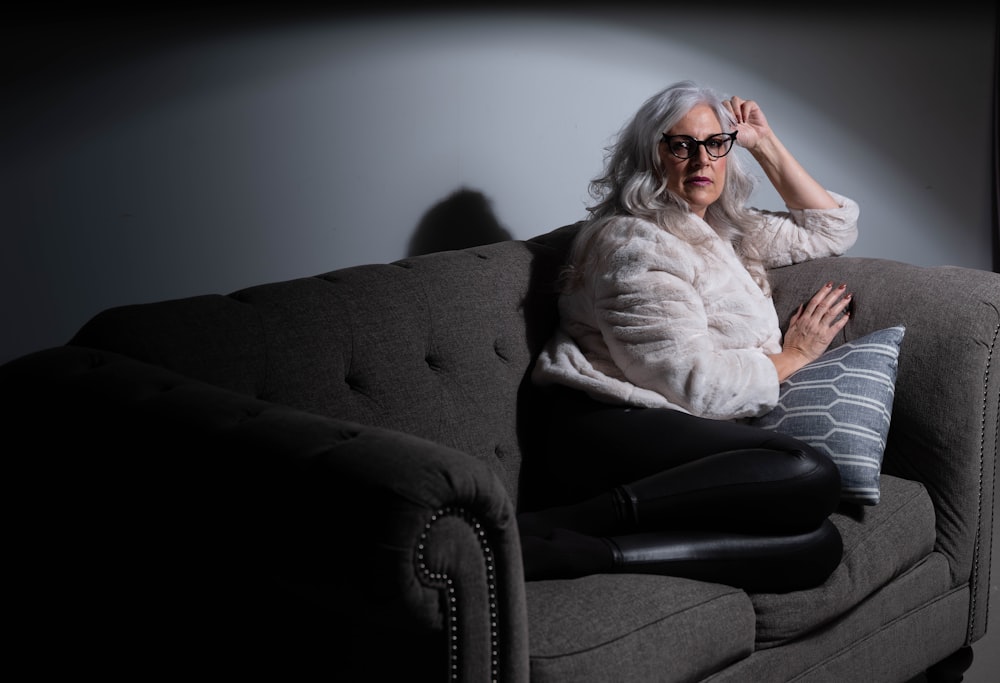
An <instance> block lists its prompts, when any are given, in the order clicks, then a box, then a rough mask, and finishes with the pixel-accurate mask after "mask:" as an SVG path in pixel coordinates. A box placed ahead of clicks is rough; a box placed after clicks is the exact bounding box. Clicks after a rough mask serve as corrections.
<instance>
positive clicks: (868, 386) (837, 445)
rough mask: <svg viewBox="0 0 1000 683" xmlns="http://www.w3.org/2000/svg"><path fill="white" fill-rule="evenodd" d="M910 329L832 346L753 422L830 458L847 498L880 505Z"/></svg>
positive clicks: (784, 384)
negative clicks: (903, 346)
mask: <svg viewBox="0 0 1000 683" xmlns="http://www.w3.org/2000/svg"><path fill="white" fill-rule="evenodd" d="M905 332H906V328H905V327H903V326H901V325H900V326H897V327H890V328H887V329H884V330H879V331H877V332H872V333H871V334H868V335H865V336H864V337H861V338H859V339H855V340H854V341H850V342H847V343H845V344H842V345H840V346H838V347H836V348H834V349H830V350H829V351H827V352H826V353H824V354H823V355H822V356H820V357H819V358H817V359H816V360H814V361H813V362H812V363H809V364H808V365H806V366H805V367H803V368H802V369H800V370H798V371H797V372H796V373H795V374H793V375H792V376H790V377H789V378H788V379H786V380H785V381H784V382H782V383H781V387H780V389H779V395H778V405H777V406H775V408H774V409H773V410H771V411H770V412H769V413H767V414H766V415H762V416H760V417H758V418H755V419H753V420H752V421H751V424H754V425H756V426H758V427H763V428H765V429H774V430H776V431H779V432H781V433H783V434H788V435H790V436H794V437H796V438H798V439H800V440H801V441H805V442H806V443H808V444H810V445H812V446H813V447H815V448H818V449H819V450H821V451H823V452H824V453H826V454H827V455H829V456H830V457H831V458H832V459H833V461H834V462H835V463H836V464H837V467H838V468H839V469H840V479H841V483H842V489H841V498H842V500H846V501H851V502H854V503H860V504H861V505H875V504H877V503H878V502H879V497H880V492H879V475H880V474H881V472H882V455H883V453H884V452H885V440H886V437H887V435H888V434H889V422H890V421H891V419H892V401H893V397H894V396H895V393H896V370H897V367H898V359H899V345H900V343H901V342H902V341H903V335H904V334H905Z"/></svg>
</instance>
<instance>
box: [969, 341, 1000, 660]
mask: <svg viewBox="0 0 1000 683" xmlns="http://www.w3.org/2000/svg"><path fill="white" fill-rule="evenodd" d="M998 336H1000V325H997V327H996V329H995V330H993V343H992V344H990V352H989V354H988V355H987V356H986V372H985V374H984V376H983V420H982V426H981V428H980V437H979V509H978V513H979V514H978V515H977V517H976V545H975V548H974V550H973V555H972V556H973V560H974V564H973V566H972V581H970V584H971V588H972V590H971V600H970V603H971V604H970V605H969V625H968V627H967V629H966V632H965V642H966V644H968V643H970V642H971V641H972V630H973V626H974V624H975V622H976V606H977V602H978V597H979V596H978V590H977V586H978V585H979V584H980V583H981V581H977V577H978V576H979V553H980V552H981V547H980V544H981V543H982V538H981V536H982V525H983V522H982V517H983V460H984V459H985V457H986V406H987V405H988V404H989V395H988V394H987V393H986V392H987V391H988V390H989V387H990V369H991V367H992V365H993V349H995V348H996V345H997V337H998ZM997 412H998V414H1000V405H998V406H997ZM998 416H1000V415H998ZM994 436H995V437H996V432H994ZM996 450H997V444H996V441H994V443H993V452H994V453H996ZM993 485H994V486H996V466H994V468H993ZM994 517H995V515H994ZM991 521H992V520H991ZM990 573H991V574H992V573H993V567H990ZM990 580H991V577H990V576H987V577H986V590H987V591H988V590H989V586H990V585H991V584H990ZM989 619H990V617H989V612H987V613H986V623H985V624H984V627H986V626H989Z"/></svg>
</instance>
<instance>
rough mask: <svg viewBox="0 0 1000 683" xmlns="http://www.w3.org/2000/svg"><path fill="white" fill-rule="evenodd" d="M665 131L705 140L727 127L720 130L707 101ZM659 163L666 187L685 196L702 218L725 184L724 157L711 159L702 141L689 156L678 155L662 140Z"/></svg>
mask: <svg viewBox="0 0 1000 683" xmlns="http://www.w3.org/2000/svg"><path fill="white" fill-rule="evenodd" d="M664 132H665V133H666V134H667V135H687V136H690V137H692V138H694V139H695V140H706V139H708V138H709V137H711V136H713V135H718V134H719V133H724V132H726V131H724V130H722V125H721V124H720V123H719V119H717V118H716V117H715V111H714V110H713V109H712V108H711V107H709V106H708V105H707V104H699V105H697V106H696V107H694V108H693V109H692V110H691V111H689V112H688V113H687V114H686V115H685V116H684V118H682V119H681V120H680V121H678V122H677V125H675V126H674V127H673V128H671V129H670V130H668V131H664ZM660 163H661V164H662V165H663V171H664V173H666V176H667V188H668V189H670V190H671V191H673V192H675V193H676V194H677V195H679V196H680V197H681V198H683V199H684V200H686V201H687V203H688V204H689V205H690V206H691V210H692V211H693V212H694V213H696V214H697V215H698V216H700V217H701V218H704V217H705V210H706V209H708V207H709V206H710V205H711V204H713V203H714V202H715V201H716V200H717V199H718V198H719V196H720V195H721V194H722V188H723V187H724V186H725V184H726V157H720V158H718V159H713V158H712V157H711V156H709V154H708V151H707V150H706V149H705V146H704V145H697V146H696V147H695V150H694V153H693V154H692V156H691V157H690V158H689V159H679V158H677V157H676V156H675V155H674V154H673V153H671V151H670V148H669V146H668V145H667V143H666V142H664V141H662V140H661V142H660Z"/></svg>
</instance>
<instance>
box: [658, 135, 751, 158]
mask: <svg viewBox="0 0 1000 683" xmlns="http://www.w3.org/2000/svg"><path fill="white" fill-rule="evenodd" d="M738 132H739V131H736V130H734V131H733V132H732V133H716V134H715V135H710V136H709V137H707V138H706V139H704V140H698V139H696V138H693V137H691V136H690V135H667V134H666V133H663V134H662V135H663V137H662V138H661V139H660V142H662V143H665V144H666V145H667V149H669V150H670V153H671V154H673V155H674V156H675V157H677V158H678V159H684V160H685V161H686V160H688V159H692V158H694V157H696V156H698V147H699V146H701V147H704V148H705V153H706V154H708V156H709V157H711V158H712V159H721V158H722V157H724V156H726V155H727V154H729V153H730V152H732V151H733V147H735V146H736V134H737V133H738ZM719 137H724V138H726V139H727V140H729V149H727V150H726V151H725V152H723V153H722V154H720V155H718V156H716V155H714V154H712V153H711V152H709V151H708V143H709V142H710V141H711V140H712V139H713V138H719ZM673 138H687V139H688V140H689V141H691V142H692V143H694V149H693V150H692V152H691V154H689V155H688V156H686V157H682V156H680V155H679V154H677V152H675V151H674V150H673V149H671V147H670V140H671V139H673Z"/></svg>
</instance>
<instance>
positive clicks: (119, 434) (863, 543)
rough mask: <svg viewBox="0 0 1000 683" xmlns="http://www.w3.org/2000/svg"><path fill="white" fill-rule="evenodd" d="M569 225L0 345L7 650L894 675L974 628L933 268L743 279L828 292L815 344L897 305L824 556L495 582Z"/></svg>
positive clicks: (987, 518)
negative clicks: (879, 378) (821, 574)
mask: <svg viewBox="0 0 1000 683" xmlns="http://www.w3.org/2000/svg"><path fill="white" fill-rule="evenodd" d="M574 230H575V226H566V227H565V228H562V229H559V230H555V231H553V232H551V233H547V234H545V235H540V236H539V237H538V238H535V239H533V240H527V241H507V242H502V243H497V244H492V245H488V246H483V247H474V248H470V249H465V250H459V251H452V252H442V253H437V254H429V255H425V256H419V257H414V258H409V259H404V260H401V261H399V262H396V263H393V264H374V265H366V266H358V267H354V268H348V269H343V270H340V271H336V272H331V273H325V274H321V275H317V276H314V277H305V278H300V279H296V280H290V281H286V282H277V283H266V284H261V285H258V286H254V287H250V288H247V289H244V290H241V291H238V292H234V293H232V294H229V295H216V294H209V295H205V296H198V297H192V298H188V299H180V300H174V301H165V302H157V303H152V304H141V305H135V306H123V307H119V308H115V309H111V310H108V311H104V312H101V313H99V314H98V315H96V316H95V317H94V318H93V319H92V320H91V321H89V322H88V323H87V324H86V325H84V326H83V327H82V328H81V330H80V331H79V332H78V333H77V334H76V335H75V336H74V338H73V339H72V340H70V342H69V343H68V344H66V345H64V346H60V347H56V348H52V349H45V350H41V351H39V352H36V353H33V354H29V355H27V356H25V357H23V358H19V359H16V360H14V361H11V362H9V363H7V364H5V365H3V366H0V415H2V416H3V419H4V424H3V426H4V433H5V436H6V437H7V442H8V443H9V444H16V446H15V447H14V450H13V451H8V452H12V453H13V456H12V457H9V458H8V471H7V474H8V476H9V477H10V479H9V481H12V482H16V483H17V491H16V493H17V495H16V497H15V499H14V503H15V509H18V510H20V511H22V516H23V517H26V518H29V519H30V522H31V523H30V524H27V523H20V524H15V533H14V539H13V556H14V557H15V558H17V561H16V562H15V563H14V567H13V568H14V569H15V572H16V578H15V585H17V586H18V587H20V588H21V591H20V592H21V594H22V595H24V596H25V600H24V604H23V605H22V608H21V609H20V610H15V612H14V613H13V618H14V619H16V620H17V621H18V622H19V623H21V624H22V628H21V629H20V631H19V635H20V637H21V640H18V641H16V642H14V643H13V647H15V648H16V649H19V650H22V651H24V652H26V653H32V652H33V649H32V648H36V649H37V650H38V651H37V653H36V654H37V655H38V659H42V658H43V655H44V654H46V653H48V652H49V651H50V650H51V645H52V641H56V642H57V643H58V644H59V646H60V647H59V651H60V652H61V653H63V661H66V662H72V663H73V666H74V667H75V670H80V669H86V668H91V667H93V668H100V670H101V671H102V672H104V673H105V674H106V675H108V676H111V677H113V676H115V675H117V674H121V675H128V674H134V672H135V666H136V665H137V663H139V662H151V661H157V662H164V667H166V671H167V672H168V673H177V674H181V673H183V674H186V673H187V672H188V671H189V670H190V668H191V667H192V666H197V667H198V668H199V670H201V671H208V672H212V671H221V672H224V673H225V674H226V675H230V676H231V675H234V674H240V673H249V672H252V673H254V674H260V673H262V672H266V668H267V666H268V665H274V666H276V667H277V669H276V670H277V671H280V673H281V675H282V676H284V677H285V678H287V677H288V676H292V675H294V674H295V673H296V672H295V671H294V670H295V669H297V668H299V667H300V666H301V668H302V669H303V670H305V671H306V672H307V673H314V670H315V669H316V668H317V667H318V668H319V670H320V671H321V672H322V673H323V674H324V675H328V676H329V677H332V678H338V679H342V680H380V679H383V678H385V679H390V680H401V679H406V680H460V681H481V680H483V681H485V680H502V681H527V680H529V679H530V680H535V681H586V680H599V681H607V680H630V681H658V682H662V681H694V680H710V681H715V682H722V681H726V682H729V681H747V680H753V681H765V680H766V681H785V680H797V681H842V680H866V681H883V680H884V681H898V680H906V679H907V678H909V677H911V676H913V675H915V674H916V673H919V672H920V671H921V670H923V669H924V668H926V667H927V666H928V665H930V664H932V663H934V662H936V661H938V660H939V659H941V658H943V657H945V656H947V655H949V654H950V653H951V652H953V651H955V650H956V649H958V648H960V647H963V646H966V645H969V644H972V643H974V642H976V641H977V640H978V639H979V638H980V637H981V636H982V635H983V633H984V632H985V629H986V626H987V619H986V617H987V607H988V602H989V590H988V588H989V571H990V544H991V539H992V536H991V532H992V524H993V521H992V518H993V505H994V480H995V466H996V452H997V424H998V418H1000V407H998V404H1000V371H998V369H1000V368H998V365H1000V361H998V359H997V356H998V352H997V341H998V335H1000V311H998V309H1000V275H998V274H995V273H986V272H981V271H973V270H968V269H961V268H927V267H919V266H913V265H907V264H903V263H898V262H894V261H887V260H883V259H866V258H846V257H841V258H834V259H822V260H819V261H815V262H812V263H807V264H800V265H796V266H789V267H787V268H781V269H778V270H775V271H772V273H771V276H772V280H773V284H774V296H775V304H776V307H777V309H778V312H779V316H780V319H782V320H787V319H788V317H789V315H790V313H791V311H792V310H794V308H795V307H796V306H797V305H798V304H799V303H800V302H802V301H805V300H806V299H808V298H809V296H811V295H812V293H813V292H814V291H816V289H817V288H818V287H819V286H820V285H821V284H822V283H823V282H826V281H827V280H835V281H844V282H847V283H848V284H849V286H850V288H851V291H853V292H854V293H855V304H854V306H855V314H854V315H853V316H852V319H851V322H850V323H849V324H848V326H847V327H846V328H845V330H844V332H843V334H842V336H841V338H840V340H839V341H840V342H842V341H843V340H845V339H855V338H858V337H860V336H863V335H864V334H867V333H868V332H871V331H874V330H876V329H882V328H885V327H888V326H891V325H896V324H904V325H906V328H907V332H906V337H905V339H904V342H903V346H902V351H901V354H900V361H899V373H898V377H897V391H896V398H895V404H894V412H893V422H892V426H891V429H890V433H889V439H888V445H887V449H886V456H885V465H884V472H883V477H882V487H883V495H882V501H881V502H880V503H879V504H878V505H877V506H874V507H873V508H870V509H860V508H858V509H851V508H845V509H843V510H842V511H841V512H839V513H837V514H836V515H835V518H834V521H835V523H836V524H837V526H838V528H840V530H841V532H842V534H843V536H844V540H845V554H844V560H843V562H842V565H841V566H840V567H839V568H838V569H837V570H836V571H835V572H834V574H833V575H832V576H831V577H830V579H829V580H828V581H827V582H826V583H825V584H824V585H823V586H820V587H817V588H815V589H813V590H809V591H800V592H796V593H789V594H783V595H763V594H761V595H747V594H745V593H743V592H741V591H738V590H735V589H733V588H730V587H726V586H719V585H713V584H705V583H700V582H694V581H687V580H681V579H675V578H670V577H651V576H642V575H615V576H591V577H586V578H583V579H579V580H576V581H549V582H537V583H534V582H529V583H525V581H524V578H523V572H522V567H521V555H520V543H519V539H518V535H517V528H516V523H515V511H516V510H517V509H518V508H519V507H534V506H537V505H539V504H544V503H545V502H546V500H551V499H552V498H553V496H554V494H555V491H556V490H557V488H558V482H557V481H550V480H546V479H544V478H542V477H541V475H540V473H539V468H537V467H536V465H537V464H538V462H539V460H540V458H542V457H544V452H542V451H540V449H539V446H538V444H539V439H537V437H536V436H535V435H536V432H537V429H538V427H539V425H541V424H543V423H544V421H545V419H546V411H547V406H546V404H545V402H544V401H543V400H542V399H541V397H540V394H539V393H538V392H536V391H535V390H534V388H533V387H532V386H531V383H530V381H529V379H528V378H529V375H530V371H531V363H532V361H533V359H534V357H535V355H536V354H537V352H538V350H539V349H540V348H541V345H542V344H543V343H544V342H545V341H546V339H547V338H548V336H549V334H550V333H551V332H552V330H553V329H554V326H555V324H556V322H557V320H556V307H555V300H556V299H555V281H556V278H557V275H558V271H559V267H560V265H561V263H562V261H563V259H564V257H565V253H566V248H567V246H568V244H569V240H570V239H571V237H572V235H573V233H574ZM838 343H839V342H838ZM81 558H83V559H81ZM96 614H100V615H102V616H103V617H104V623H105V624H109V625H108V626H106V627H105V628H104V629H103V630H102V629H98V630H95V629H94V628H93V623H94V615H96ZM53 615H56V617H55V618H53ZM345 626H346V628H345ZM42 633H44V634H45V638H38V634H42ZM110 641H113V642H115V643H116V648H117V649H116V652H117V653H119V654H118V656H116V657H114V658H112V659H111V660H110V661H109V660H108V657H107V647H106V643H107V642H110ZM42 644H44V648H42V647H41V645H42ZM237 662H238V663H239V665H240V666H239V670H236V671H234V669H233V667H234V666H235V664H234V663H237ZM147 666H148V665H147ZM213 667H214V668H213ZM50 673H55V672H54V671H51V672H50Z"/></svg>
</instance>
